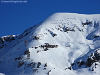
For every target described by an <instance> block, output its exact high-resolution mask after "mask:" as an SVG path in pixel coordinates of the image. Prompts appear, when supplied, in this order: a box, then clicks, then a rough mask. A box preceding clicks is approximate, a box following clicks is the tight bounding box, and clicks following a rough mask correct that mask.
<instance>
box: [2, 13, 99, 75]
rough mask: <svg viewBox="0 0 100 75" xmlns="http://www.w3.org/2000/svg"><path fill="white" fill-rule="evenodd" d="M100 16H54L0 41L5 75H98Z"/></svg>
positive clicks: (60, 14)
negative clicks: (19, 33)
mask: <svg viewBox="0 0 100 75" xmlns="http://www.w3.org/2000/svg"><path fill="white" fill-rule="evenodd" d="M99 69H100V14H97V15H84V14H75V13H55V14H53V15H51V16H50V17H49V18H47V19H46V20H45V21H44V22H42V23H40V24H38V25H35V26H33V27H31V28H29V29H26V30H25V31H24V32H23V33H22V34H21V35H17V36H16V35H10V36H4V37H1V38H0V73H4V74H5V75H18V74H29V75H67V74H68V75H73V74H74V75H78V74H79V75H84V74H87V75H100V73H99Z"/></svg>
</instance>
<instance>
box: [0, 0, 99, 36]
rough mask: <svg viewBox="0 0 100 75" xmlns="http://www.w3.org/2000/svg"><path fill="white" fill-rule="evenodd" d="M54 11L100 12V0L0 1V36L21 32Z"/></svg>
mask: <svg viewBox="0 0 100 75" xmlns="http://www.w3.org/2000/svg"><path fill="white" fill-rule="evenodd" d="M56 12H70V13H80V14H100V0H27V3H0V37H1V36H5V35H12V34H14V35H18V34H21V33H22V32H23V31H24V30H25V29H27V28H29V27H32V26H34V25H36V24H38V23H40V22H42V21H44V20H45V19H46V18H47V17H49V16H50V15H52V14H53V13H56Z"/></svg>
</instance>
